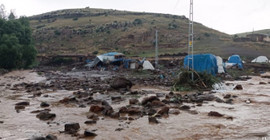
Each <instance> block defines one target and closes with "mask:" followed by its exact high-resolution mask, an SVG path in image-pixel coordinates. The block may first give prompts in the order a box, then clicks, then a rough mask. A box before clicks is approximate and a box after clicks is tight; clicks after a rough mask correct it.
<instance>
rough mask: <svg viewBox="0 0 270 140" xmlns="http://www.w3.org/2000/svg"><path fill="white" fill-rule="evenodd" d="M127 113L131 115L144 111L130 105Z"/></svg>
mask: <svg viewBox="0 0 270 140" xmlns="http://www.w3.org/2000/svg"><path fill="white" fill-rule="evenodd" d="M127 113H128V114H129V115H141V113H142V111H141V108H139V107H130V108H128V110H127Z"/></svg>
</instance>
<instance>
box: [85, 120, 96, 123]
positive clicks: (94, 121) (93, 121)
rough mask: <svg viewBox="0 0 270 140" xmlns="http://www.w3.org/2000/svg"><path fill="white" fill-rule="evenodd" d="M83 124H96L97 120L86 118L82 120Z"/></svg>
mask: <svg viewBox="0 0 270 140" xmlns="http://www.w3.org/2000/svg"><path fill="white" fill-rule="evenodd" d="M84 123H85V124H96V123H97V121H96V120H88V121H85V122H84Z"/></svg>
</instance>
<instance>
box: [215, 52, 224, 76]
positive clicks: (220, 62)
mask: <svg viewBox="0 0 270 140" xmlns="http://www.w3.org/2000/svg"><path fill="white" fill-rule="evenodd" d="M216 59H217V66H218V73H225V70H224V67H225V66H224V63H223V59H222V58H221V57H220V56H216Z"/></svg>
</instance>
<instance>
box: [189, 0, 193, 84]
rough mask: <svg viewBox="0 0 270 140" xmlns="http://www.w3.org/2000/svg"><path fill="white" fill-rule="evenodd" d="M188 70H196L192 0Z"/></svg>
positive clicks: (191, 3) (191, 4) (191, 6)
mask: <svg viewBox="0 0 270 140" xmlns="http://www.w3.org/2000/svg"><path fill="white" fill-rule="evenodd" d="M188 34H189V35H188V56H189V57H188V68H189V69H191V70H194V63H193V60H194V58H193V0H190V9H189V29H188ZM191 77H192V81H193V80H194V73H193V72H192V76H191Z"/></svg>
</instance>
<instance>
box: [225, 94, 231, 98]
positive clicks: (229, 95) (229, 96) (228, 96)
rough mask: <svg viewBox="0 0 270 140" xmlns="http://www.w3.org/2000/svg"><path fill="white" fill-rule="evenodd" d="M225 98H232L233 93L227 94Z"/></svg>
mask: <svg viewBox="0 0 270 140" xmlns="http://www.w3.org/2000/svg"><path fill="white" fill-rule="evenodd" d="M223 98H224V99H229V98H231V94H226V95H225V96H224V97H223Z"/></svg>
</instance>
